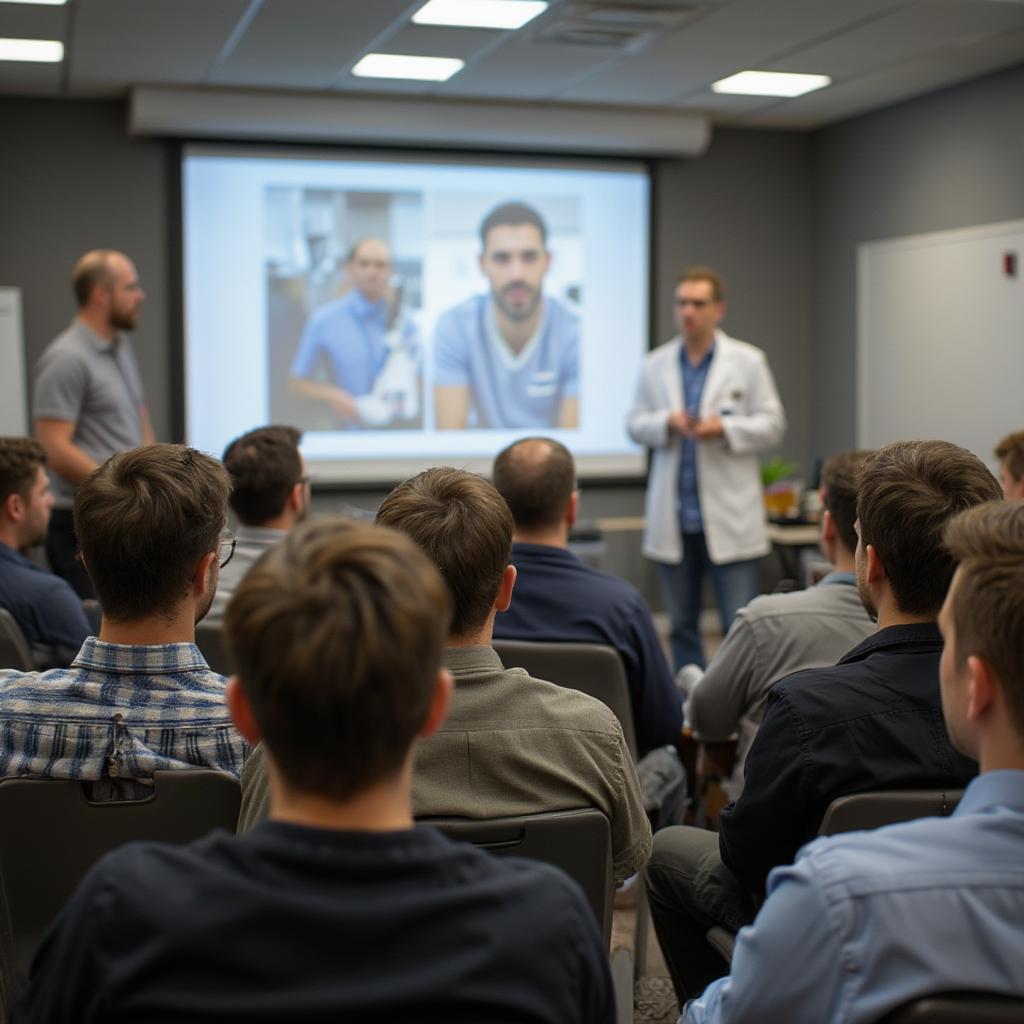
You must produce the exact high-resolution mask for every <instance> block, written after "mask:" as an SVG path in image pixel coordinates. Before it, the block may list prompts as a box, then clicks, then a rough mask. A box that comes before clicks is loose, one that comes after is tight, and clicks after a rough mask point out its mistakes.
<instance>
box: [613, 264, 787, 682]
mask: <svg viewBox="0 0 1024 1024" xmlns="http://www.w3.org/2000/svg"><path fill="white" fill-rule="evenodd" d="M674 301H675V318H676V323H677V324H678V326H679V334H678V335H677V336H676V337H675V338H672V339H671V340H670V341H668V342H666V343H665V344H664V345H660V346H659V347H658V348H656V349H655V350H654V351H653V352H650V353H649V354H648V356H647V358H646V360H645V362H644V368H643V373H642V375H641V378H640V384H639V387H638V388H637V394H636V399H635V401H634V403H633V408H632V410H631V412H630V414H629V433H630V436H631V437H632V438H633V440H634V441H636V442H638V443H639V444H645V445H647V446H648V447H650V448H651V449H652V451H653V456H652V460H651V475H650V480H649V481H648V486H647V503H646V515H647V527H646V531H645V533H644V544H643V551H644V554H645V555H647V557H648V558H652V559H654V561H656V562H657V563H658V575H659V578H660V580H661V586H662V591H663V593H664V597H665V604H666V607H667V608H668V612H669V618H670V621H671V640H672V657H673V660H674V662H675V667H676V669H679V668H681V667H682V666H683V665H685V664H689V663H695V664H697V665H700V666H701V667H703V666H704V649H703V644H702V642H701V637H700V631H699V628H698V617H699V614H700V608H701V594H702V589H703V577H704V573H705V571H706V572H708V573H709V574H710V576H711V582H712V584H713V586H714V590H715V598H716V602H717V605H718V610H719V614H720V616H721V618H722V629H723V632H724V631H727V630H728V628H729V625H730V623H731V622H732V619H733V616H734V615H735V613H736V610H737V609H738V608H740V607H742V606H743V605H745V604H746V603H747V602H748V601H750V600H751V599H752V598H754V597H755V596H756V595H757V593H758V591H759V585H758V584H759V571H758V567H759V562H760V559H761V557H762V556H763V555H765V554H767V552H768V537H767V533H766V529H765V513H764V501H763V498H762V491H761V474H760V464H759V459H758V452H760V451H762V450H764V449H766V448H770V447H772V446H773V445H776V444H778V442H779V441H780V440H781V439H782V436H783V434H784V433H785V430H786V414H785V411H784V410H783V408H782V403H781V401H780V400H779V395H778V391H777V390H776V388H775V380H774V378H773V377H772V372H771V369H770V368H769V366H768V361H767V359H766V358H765V355H764V353H763V352H762V351H761V350H760V349H759V348H755V347H754V346H753V345H749V344H747V343H746V342H745V341H739V340H737V339H736V338H730V337H729V336H728V335H727V334H726V333H725V332H724V331H721V330H719V329H718V324H719V322H720V321H721V320H722V317H723V316H724V315H725V290H724V287H723V284H722V279H721V277H720V276H719V275H718V273H717V272H716V271H714V270H711V269H710V268H708V267H691V268H690V269H688V270H687V271H686V272H685V273H683V274H682V276H681V277H680V278H679V280H678V282H677V283H676V287H675V289H674Z"/></svg>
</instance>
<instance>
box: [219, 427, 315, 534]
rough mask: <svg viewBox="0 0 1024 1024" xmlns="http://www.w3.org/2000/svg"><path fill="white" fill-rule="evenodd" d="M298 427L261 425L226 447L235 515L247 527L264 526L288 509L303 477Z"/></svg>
mask: <svg viewBox="0 0 1024 1024" xmlns="http://www.w3.org/2000/svg"><path fill="white" fill-rule="evenodd" d="M301 440H302V431H300V430H296V429H295V427H282V426H273V427H259V428H258V429H256V430H250V431H249V433H247V434H243V435H242V436H241V437H236V438H235V440H234V441H232V442H231V444H229V445H228V446H227V448H225V449H224V456H223V462H224V466H225V467H226V469H227V471H228V473H230V474H231V484H232V487H231V497H230V498H229V499H228V500H229V502H230V504H231V507H232V509H234V512H235V515H236V516H238V519H239V521H240V522H242V523H244V524H245V525H246V526H262V525H263V524H264V523H265V522H266V521H267V520H268V519H273V518H275V517H276V516H279V515H280V514H281V512H282V511H283V510H284V506H285V502H286V501H287V500H288V495H289V494H291V492H292V488H293V487H294V486H295V485H296V484H297V483H298V482H299V481H300V480H301V479H302V456H301V455H300V454H299V442H300V441H301Z"/></svg>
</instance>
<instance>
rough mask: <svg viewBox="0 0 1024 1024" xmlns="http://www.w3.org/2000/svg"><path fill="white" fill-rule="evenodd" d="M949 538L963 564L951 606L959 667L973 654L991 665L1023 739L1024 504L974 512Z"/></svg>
mask: <svg viewBox="0 0 1024 1024" xmlns="http://www.w3.org/2000/svg"><path fill="white" fill-rule="evenodd" d="M945 539H946V545H947V546H948V548H949V551H950V554H951V555H952V557H953V558H954V559H955V560H956V561H958V562H959V563H960V568H959V572H958V574H957V583H956V589H955V590H954V591H953V598H952V604H951V607H950V611H951V613H952V617H953V626H954V629H955V644H954V646H955V648H956V661H957V667H958V668H959V669H963V666H964V664H965V663H966V661H967V659H968V658H969V657H970V656H971V655H977V656H979V657H981V658H984V659H985V661H986V662H988V664H989V666H990V667H991V669H992V671H993V672H994V673H995V674H996V675H997V676H998V677H999V680H1000V682H1001V683H1002V686H1003V693H1004V695H1005V696H1006V704H1007V707H1008V708H1009V712H1010V716H1011V717H1012V719H1013V724H1014V726H1015V727H1016V730H1017V733H1018V734H1019V735H1020V736H1021V737H1024V502H1021V501H999V502H993V503H991V504H987V505H980V506H978V507H977V508H972V509H970V510H969V511H967V512H964V513H962V514H961V515H959V516H957V517H956V518H955V519H953V520H952V521H951V522H949V523H948V524H947V525H946V532H945Z"/></svg>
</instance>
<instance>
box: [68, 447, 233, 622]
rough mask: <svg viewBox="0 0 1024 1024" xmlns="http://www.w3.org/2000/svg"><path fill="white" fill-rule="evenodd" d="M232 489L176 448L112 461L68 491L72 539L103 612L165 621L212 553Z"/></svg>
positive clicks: (223, 474) (215, 471)
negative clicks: (163, 617)
mask: <svg viewBox="0 0 1024 1024" xmlns="http://www.w3.org/2000/svg"><path fill="white" fill-rule="evenodd" d="M230 489H231V483H230V481H229V479H228V474H227V471H226V470H225V469H224V467H223V466H222V465H221V464H220V463H219V462H218V461H217V460H216V459H213V458H210V456H209V455H203V454H202V453H201V452H197V451H196V450H195V449H194V448H188V447H186V446H185V445H183V444H154V445H147V446H146V447H143V448H134V449H132V450H131V451H127V452H121V453H120V454H118V455H113V456H111V457H110V458H109V459H107V461H106V462H104V463H103V465H102V466H100V468H99V469H97V470H96V472H95V473H93V474H92V476H90V477H89V478H88V479H87V480H86V481H85V482H84V483H82V484H80V485H79V487H78V490H77V491H76V493H75V511H74V517H75V533H76V535H77V536H78V543H79V547H80V548H81V551H82V558H83V560H84V561H85V567H86V570H87V571H88V573H89V577H90V579H91V580H92V583H93V586H94V587H95V589H96V596H97V597H98V598H99V602H100V607H101V608H102V609H103V614H104V615H105V616H106V617H108V618H111V619H116V620H118V621H121V622H137V621H140V620H142V619H146V618H149V617H150V616H153V615H170V614H171V613H172V611H173V609H175V608H176V607H178V606H179V605H180V603H181V601H182V600H183V599H184V597H185V596H186V594H187V592H188V587H189V583H190V581H191V580H192V578H193V576H194V575H195V572H196V568H197V566H198V564H199V561H200V560H201V559H202V557H203V556H204V555H206V554H209V553H210V552H216V551H217V550H218V543H219V540H220V535H221V533H222V531H223V530H224V525H225V523H226V521H227V501H228V492H229V490H230Z"/></svg>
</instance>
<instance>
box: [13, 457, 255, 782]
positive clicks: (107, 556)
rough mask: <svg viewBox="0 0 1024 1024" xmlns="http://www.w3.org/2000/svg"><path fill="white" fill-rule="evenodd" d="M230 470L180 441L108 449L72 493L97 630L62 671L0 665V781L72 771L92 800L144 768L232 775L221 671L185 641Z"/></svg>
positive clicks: (238, 745)
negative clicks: (95, 601)
mask: <svg viewBox="0 0 1024 1024" xmlns="http://www.w3.org/2000/svg"><path fill="white" fill-rule="evenodd" d="M228 488H229V483H228V476H227V473H226V472H225V470H224V467H223V466H221V464H220V463H219V462H217V461H216V460H215V459H211V458H209V456H206V455H202V454H200V453H199V452H197V451H194V450H193V449H191V448H186V447H185V446H184V445H166V444H165V445H153V446H150V447H146V448H136V449H134V450H132V451H129V452H122V453H121V454H119V455H115V456H112V457H111V458H110V459H108V460H107V461H106V462H105V463H104V464H103V465H102V466H101V467H100V468H99V469H98V470H97V471H96V472H95V473H93V474H92V476H90V477H89V478H88V479H87V480H86V481H85V482H84V483H82V484H81V485H79V487H78V490H77V492H76V494H75V530H76V533H77V535H78V538H79V543H80V544H81V548H82V558H83V560H84V562H85V567H86V569H87V570H88V572H89V576H90V578H91V579H92V581H93V584H94V585H95V587H96V593H97V594H98V595H99V601H100V607H101V608H102V611H103V621H102V624H101V626H100V635H99V638H98V639H97V638H96V637H88V638H87V639H86V641H85V643H84V644H83V645H82V649H81V650H80V651H79V652H78V656H77V657H76V658H75V660H74V661H73V662H72V664H71V667H70V668H69V669H53V670H52V671H49V672H43V673H41V674H40V673H34V672H33V673H20V672H0V777H7V776H25V775H27V776H34V777H38V778H54V779H81V780H83V781H88V782H93V783H96V785H95V786H94V787H93V790H94V793H95V795H96V796H97V797H98V798H104V797H108V796H134V795H140V794H144V793H146V792H149V791H151V790H150V787H151V785H152V783H151V781H150V779H151V776H152V774H153V772H154V771H156V770H160V769H168V768H188V767H194V766H199V767H207V768H219V769H222V770H224V771H227V772H231V773H232V774H234V775H237V774H238V773H239V771H240V770H241V766H242V760H243V758H244V755H245V751H246V747H245V744H244V743H243V741H242V739H241V737H240V736H239V735H238V734H237V733H236V732H235V729H234V727H233V726H232V725H231V720H230V717H229V715H228V710H227V707H226V706H225V703H224V679H223V677H222V676H219V675H217V674H215V673H214V672H211V671H210V669H209V667H208V666H207V664H206V662H205V661H204V660H203V657H202V655H201V654H200V653H199V650H198V649H197V648H196V646H195V644H194V643H193V640H194V636H195V624H196V622H197V621H199V619H201V618H202V617H203V615H204V613H205V612H206V610H207V608H208V607H209V606H210V601H211V600H212V599H213V594H214V590H215V589H216V586H217V570H218V565H219V559H220V551H221V532H222V530H223V529H224V523H225V519H226V515H227V497H228Z"/></svg>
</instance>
